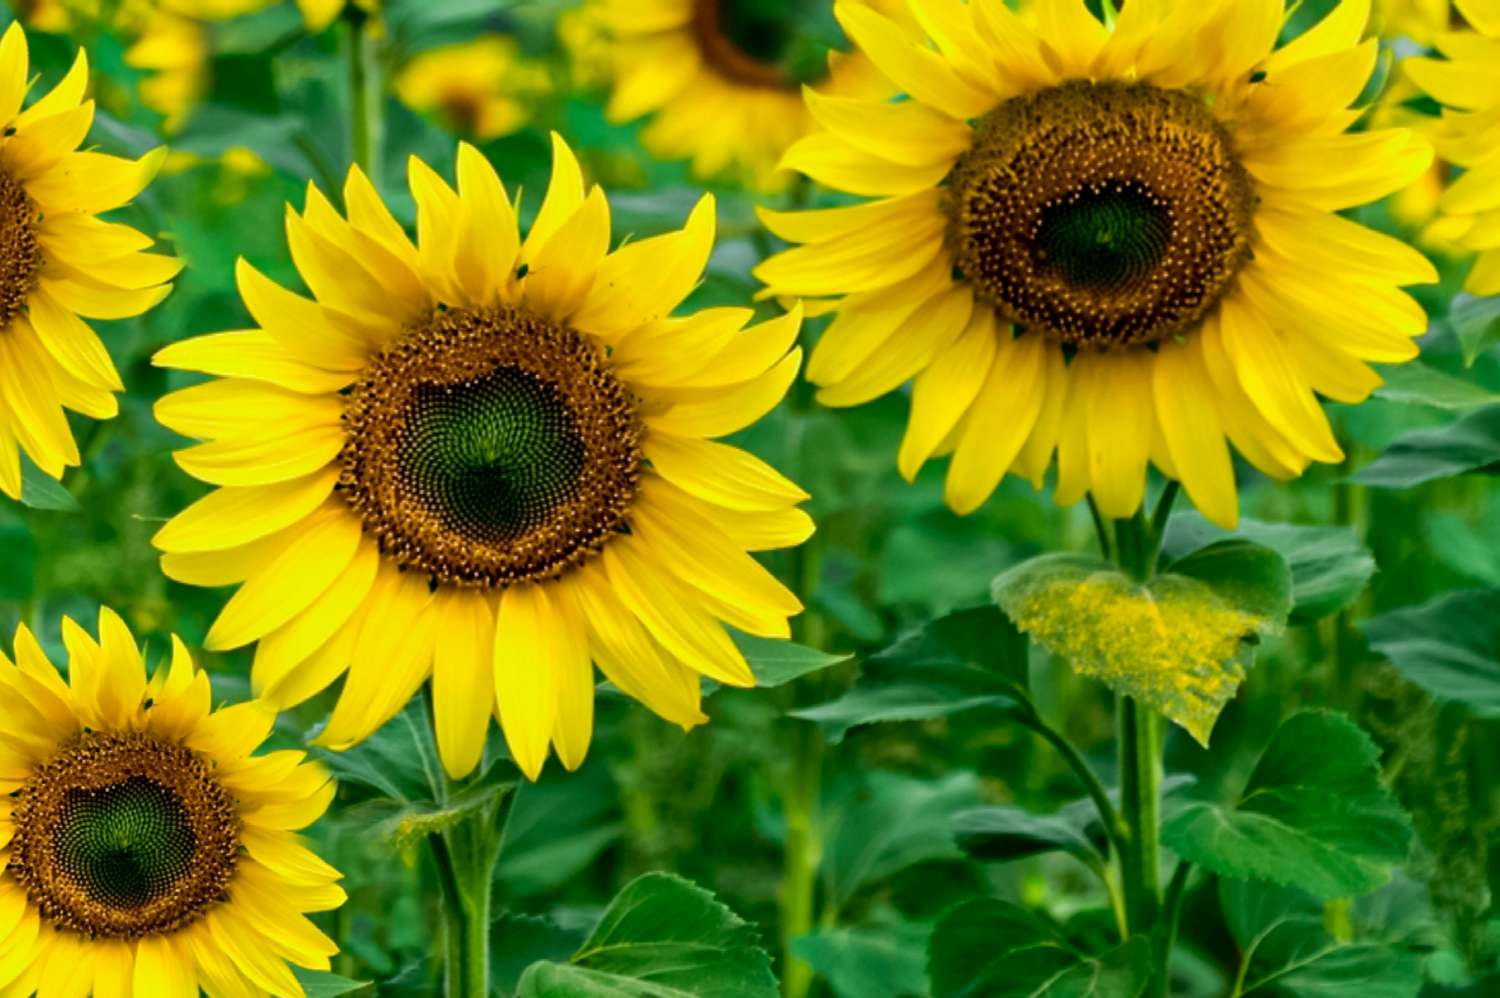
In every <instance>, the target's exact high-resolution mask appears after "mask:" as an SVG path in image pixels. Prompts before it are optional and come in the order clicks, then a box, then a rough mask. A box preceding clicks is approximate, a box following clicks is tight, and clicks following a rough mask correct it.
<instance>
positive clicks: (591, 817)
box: [495, 764, 624, 900]
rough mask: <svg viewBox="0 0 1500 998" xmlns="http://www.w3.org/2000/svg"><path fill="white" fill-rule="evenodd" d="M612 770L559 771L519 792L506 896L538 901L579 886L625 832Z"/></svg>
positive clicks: (499, 872) (505, 859)
mask: <svg viewBox="0 0 1500 998" xmlns="http://www.w3.org/2000/svg"><path fill="white" fill-rule="evenodd" d="M619 797H620V791H619V789H618V788H617V787H616V786H615V783H614V781H613V780H612V779H611V778H610V769H609V767H608V766H607V765H599V764H585V765H584V767H583V768H582V769H580V770H579V771H578V772H576V773H563V772H559V771H558V770H556V769H552V770H550V771H549V772H545V773H543V774H542V779H541V780H540V781H538V782H536V783H530V782H523V783H522V784H521V785H520V786H519V787H517V789H516V799H515V801H513V802H512V804H511V810H510V818H509V820H508V821H506V823H505V848H504V849H502V850H501V853H500V864H499V866H498V867H497V868H496V871H495V877H496V885H497V887H498V889H499V891H500V896H501V897H504V898H506V899H508V900H515V899H517V898H528V897H534V896H536V895H539V894H545V893H547V892H548V891H552V890H556V889H557V888H559V887H561V886H563V885H565V884H568V883H570V882H573V881H575V880H576V879H577V878H578V877H579V876H580V875H582V874H584V873H585V872H586V871H587V870H588V869H589V866H590V864H592V863H594V862H595V860H597V859H598V857H599V854H600V853H602V852H603V851H604V850H605V849H607V848H609V847H610V845H612V844H613V843H614V842H615V841H616V840H617V839H619V838H620V835H621V833H622V832H623V831H624V825H623V824H622V823H621V822H620V820H619V810H618V809H619V803H618V802H619Z"/></svg>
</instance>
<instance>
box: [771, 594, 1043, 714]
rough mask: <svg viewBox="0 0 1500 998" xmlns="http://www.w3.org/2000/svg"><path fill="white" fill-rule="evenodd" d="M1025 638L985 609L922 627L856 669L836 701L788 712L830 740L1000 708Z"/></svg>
mask: <svg viewBox="0 0 1500 998" xmlns="http://www.w3.org/2000/svg"><path fill="white" fill-rule="evenodd" d="M1025 686H1026V640H1025V639H1024V638H1023V637H1021V635H1020V634H1019V633H1018V632H1017V631H1016V629H1015V626H1014V625H1013V624H1011V622H1010V621H1009V620H1007V619H1006V618H1005V615H1004V614H1002V613H1000V612H999V611H998V610H996V609H995V608H994V607H992V606H985V607H976V608H973V609H968V610H959V611H957V612H956V613H951V614H949V615H947V616H945V617H939V618H938V619H937V620H933V621H929V622H928V623H926V624H924V625H922V626H921V627H920V628H918V629H917V630H915V631H913V632H911V633H909V634H907V635H905V636H904V637H902V638H901V639H900V640H899V641H897V642H896V643H895V644H893V645H891V646H890V647H889V648H886V649H884V650H883V651H881V652H879V653H878V654H876V655H873V656H871V657H869V658H867V659H865V661H864V662H862V663H861V665H860V675H859V679H858V680H857V681H856V682H855V684H854V686H853V687H852V688H850V690H849V691H848V692H847V693H845V694H844V695H843V696H841V697H839V698H838V699H836V700H832V701H830V702H828V703H824V704H819V705H817V706H815V707H808V708H805V709H803V710H797V711H793V712H792V716H793V717H800V718H804V719H805V720H809V721H816V722H818V723H819V724H821V725H822V726H823V728H824V731H825V732H826V734H827V735H828V738H829V739H830V740H831V741H834V742H837V741H839V740H841V739H842V738H843V737H844V735H845V733H847V732H848V731H849V730H850V729H851V728H855V727H858V726H860V725H864V724H875V723H878V722H882V721H925V720H930V719H932V718H935V717H947V716H949V715H951V714H957V713H960V712H962V711H966V710H973V709H975V708H980V707H984V708H990V709H992V710H997V711H1000V710H1006V709H1009V708H1012V707H1014V706H1016V705H1017V703H1018V702H1019V701H1020V698H1022V697H1024V695H1025V693H1024V691H1025Z"/></svg>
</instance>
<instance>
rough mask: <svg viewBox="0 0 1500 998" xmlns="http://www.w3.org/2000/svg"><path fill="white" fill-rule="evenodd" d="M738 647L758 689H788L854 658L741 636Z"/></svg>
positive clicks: (736, 635)
mask: <svg viewBox="0 0 1500 998" xmlns="http://www.w3.org/2000/svg"><path fill="white" fill-rule="evenodd" d="M734 643H735V644H737V645H739V648H740V651H741V652H743V653H744V655H745V661H746V662H748V663H750V671H751V672H753V673H755V685H756V686H757V687H762V686H764V687H772V688H774V687H777V686H785V685H786V684H787V683H789V682H791V681H792V680H794V679H797V678H799V677H801V676H806V675H808V674H809V673H813V672H821V671H822V670H824V669H831V668H833V667H834V666H835V665H842V664H843V663H845V662H847V661H849V660H850V659H851V658H853V657H854V656H853V655H830V654H828V653H827V652H823V651H819V650H818V649H816V648H809V647H807V646H806V645H799V644H797V643H796V642H793V641H775V640H772V639H771V638H758V637H756V636H754V635H752V634H740V633H738V632H736V633H735V635H734Z"/></svg>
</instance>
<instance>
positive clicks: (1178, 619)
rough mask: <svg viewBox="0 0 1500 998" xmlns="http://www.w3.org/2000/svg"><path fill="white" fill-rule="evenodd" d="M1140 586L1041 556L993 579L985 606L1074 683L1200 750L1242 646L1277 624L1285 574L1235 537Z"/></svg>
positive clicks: (1284, 600)
mask: <svg viewBox="0 0 1500 998" xmlns="http://www.w3.org/2000/svg"><path fill="white" fill-rule="evenodd" d="M1182 563H1183V564H1184V565H1186V567H1187V570H1188V571H1190V572H1195V573H1199V574H1201V575H1202V576H1203V578H1201V579H1200V578H1194V577H1192V576H1189V575H1186V574H1179V573H1177V572H1175V571H1174V572H1172V573H1169V574H1165V575H1159V576H1157V577H1156V578H1155V579H1153V580H1151V582H1150V583H1148V584H1146V585H1142V584H1140V583H1138V582H1136V581H1135V580H1134V579H1131V578H1129V577H1128V576H1126V575H1125V574H1123V573H1122V572H1120V571H1118V570H1117V569H1115V568H1114V567H1113V566H1111V565H1108V564H1106V563H1104V562H1102V561H1099V560H1097V559H1093V558H1086V557H1082V556H1079V555H1070V554H1055V555H1042V556H1041V557H1038V558H1033V559H1031V560H1030V561H1027V562H1024V563H1022V564H1020V565H1018V566H1016V567H1015V568H1013V569H1011V570H1010V571H1008V572H1006V573H1005V574H1003V575H1001V576H1000V577H999V578H997V579H995V582H994V586H993V591H994V597H995V602H996V603H997V604H999V606H1000V608H1001V609H1002V610H1004V611H1005V612H1006V614H1008V615H1009V616H1010V618H1011V619H1012V620H1014V621H1015V622H1016V626H1017V627H1019V628H1020V629H1021V630H1022V631H1023V632H1025V633H1028V634H1030V635H1031V636H1032V637H1033V638H1035V639H1036V640H1037V641H1038V642H1040V643H1041V644H1042V645H1044V646H1045V647H1046V648H1047V649H1048V650H1050V651H1051V652H1053V653H1054V654H1056V655H1058V656H1061V657H1062V658H1064V659H1066V660H1067V661H1068V662H1069V663H1070V664H1071V665H1072V666H1073V668H1074V670H1075V671H1077V672H1078V673H1079V674H1080V675H1084V676H1091V677H1093V678H1096V679H1098V680H1100V681H1101V682H1103V683H1104V684H1105V685H1106V686H1108V687H1109V688H1110V689H1112V690H1114V691H1115V692H1117V693H1122V694H1125V695H1127V696H1131V697H1134V698H1135V699H1137V700H1139V701H1141V702H1142V703H1144V704H1146V705H1148V706H1150V707H1151V708H1153V709H1154V710H1156V711H1158V712H1159V713H1161V714H1162V715H1164V716H1165V717H1167V718H1168V719H1170V720H1171V721H1173V722H1174V723H1176V724H1179V725H1181V726H1182V727H1183V728H1184V729H1186V730H1187V732H1188V733H1189V734H1191V735H1192V736H1193V737H1194V738H1195V739H1197V740H1198V742H1199V743H1201V744H1203V745H1207V744H1208V736H1209V732H1210V731H1211V730H1212V729H1213V725H1214V722H1215V721H1216V720H1217V719H1218V716H1219V712H1220V711H1221V710H1223V708H1224V704H1225V703H1227V702H1228V701H1229V698H1230V697H1232V696H1234V693H1235V690H1236V689H1238V688H1239V684H1240V682H1241V680H1243V679H1244V677H1245V664H1244V660H1245V659H1246V658H1248V656H1247V655H1246V654H1245V651H1246V647H1245V646H1246V645H1247V643H1250V642H1253V641H1254V640H1255V639H1256V636H1257V635H1259V634H1261V633H1267V632H1272V631H1275V630H1277V629H1279V628H1280V626H1281V624H1282V622H1283V617H1284V613H1285V609H1286V608H1287V606H1288V605H1289V603H1290V596H1289V589H1290V581H1289V578H1288V576H1287V574H1286V566H1285V564H1284V563H1282V562H1281V560H1280V558H1279V557H1278V556H1276V555H1275V554H1274V552H1270V551H1269V550H1268V549H1266V548H1261V547H1258V546H1257V545H1252V544H1249V543H1248V542H1244V541H1226V542H1221V543H1220V544H1216V545H1212V546H1211V547H1210V548H1207V549H1205V550H1204V551H1203V552H1201V553H1200V554H1199V555H1194V556H1189V558H1188V559H1184V560H1183V562H1182Z"/></svg>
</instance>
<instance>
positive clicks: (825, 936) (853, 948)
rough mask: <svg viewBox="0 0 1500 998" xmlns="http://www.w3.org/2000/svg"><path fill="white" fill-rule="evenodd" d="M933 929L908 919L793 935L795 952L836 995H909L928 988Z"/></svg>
mask: <svg viewBox="0 0 1500 998" xmlns="http://www.w3.org/2000/svg"><path fill="white" fill-rule="evenodd" d="M931 931H932V930H931V927H930V926H926V925H917V924H913V923H907V922H898V923H895V924H877V925H861V926H856V927H852V928H838V929H819V930H816V931H813V932H810V933H808V934H807V935H805V936H801V937H799V938H797V939H796V940H795V941H793V943H792V952H793V953H795V954H796V955H797V956H799V957H801V958H802V959H803V960H805V961H806V962H807V964H808V966H810V967H812V969H813V971H814V972H816V973H817V975H818V976H819V977H821V978H823V980H825V981H827V982H828V986H829V988H830V989H831V990H832V991H833V993H834V994H835V995H837V996H838V998H906V996H908V995H920V994H925V993H926V992H927V938H928V936H929V935H930V934H931Z"/></svg>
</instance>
